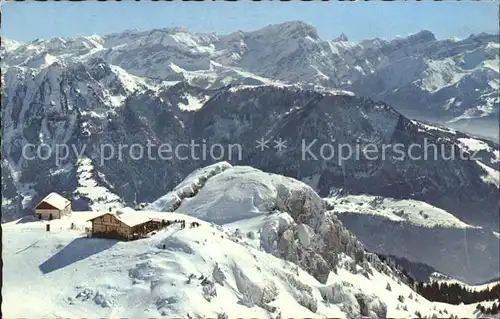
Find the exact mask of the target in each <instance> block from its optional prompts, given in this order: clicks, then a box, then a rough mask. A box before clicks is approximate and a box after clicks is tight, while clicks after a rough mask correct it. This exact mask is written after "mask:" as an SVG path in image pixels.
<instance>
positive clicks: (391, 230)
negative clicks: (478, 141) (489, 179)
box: [325, 162, 500, 283]
mask: <svg viewBox="0 0 500 319" xmlns="http://www.w3.org/2000/svg"><path fill="white" fill-rule="evenodd" d="M478 163H480V162H478ZM483 166H484V168H485V170H486V169H490V170H493V169H491V168H489V167H487V166H485V165H483ZM325 200H326V201H327V202H328V203H329V204H330V206H331V207H333V208H332V211H333V212H334V213H335V214H337V215H338V216H339V218H340V220H342V222H343V223H344V225H345V226H346V227H347V228H348V229H349V230H351V231H352V232H353V233H354V234H355V235H356V236H357V238H358V239H359V240H361V242H363V243H364V244H365V246H366V247H367V248H368V249H369V250H370V251H374V252H380V253H384V254H390V255H396V256H399V257H405V258H407V259H409V260H411V261H415V262H423V263H425V264H427V265H429V266H432V267H434V268H435V269H437V270H439V271H440V272H443V273H446V274H447V275H450V276H452V277H454V278H456V279H460V280H462V281H464V282H468V283H478V282H484V281H486V280H489V279H491V278H496V277H498V275H499V274H500V273H499V271H500V270H499V269H500V259H499V258H500V257H499V251H500V242H499V240H498V236H497V235H496V234H495V233H494V232H492V231H488V230H486V229H483V228H481V227H478V226H472V225H469V224H467V223H465V222H463V221H461V220H460V219H458V218H457V217H455V216H453V215H452V214H450V213H448V212H447V211H445V210H442V209H440V208H437V207H435V206H432V205H430V204H427V203H425V202H421V201H417V200H400V199H393V198H382V197H376V196H368V195H348V196H336V197H331V198H327V199H325Z"/></svg>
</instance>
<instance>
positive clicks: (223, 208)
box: [146, 162, 500, 282]
mask: <svg viewBox="0 0 500 319" xmlns="http://www.w3.org/2000/svg"><path fill="white" fill-rule="evenodd" d="M293 198H295V200H291V199H293ZM297 198H301V199H302V200H297ZM146 209H150V210H155V211H176V212H182V213H185V214H188V215H191V216H195V217H198V218H202V219H204V220H208V221H211V222H215V223H218V224H226V223H228V222H234V223H235V224H238V220H243V221H244V222H242V223H243V225H244V226H243V229H249V228H252V227H261V224H259V223H261V222H262V221H263V220H265V219H266V216H268V214H269V213H272V212H276V211H293V212H296V211H299V212H301V213H300V214H299V216H297V217H294V220H302V221H305V220H307V218H308V217H306V216H307V215H308V213H310V212H314V211H319V212H321V214H323V215H324V216H329V215H330V214H333V215H335V216H338V218H339V219H340V220H342V222H343V223H344V224H345V225H346V227H347V228H348V229H349V230H350V231H352V232H353V233H354V234H355V235H356V236H357V237H358V238H359V239H360V240H361V242H362V243H363V244H364V245H365V246H366V247H367V249H368V250H370V251H373V252H377V253H382V254H390V255H395V256H398V257H405V258H407V259H409V260H411V261H415V262H423V263H426V264H428V265H430V266H432V267H434V268H435V269H437V270H439V271H442V272H443V273H447V274H449V275H451V276H454V277H455V278H461V279H463V280H466V281H468V282H482V281H485V280H487V279H489V278H493V277H495V276H498V267H499V259H500V256H499V255H498V254H499V253H498V252H499V240H498V237H497V236H496V235H495V234H494V233H493V232H491V231H490V230H488V229H483V228H481V227H477V226H472V225H469V224H467V223H464V222H463V221H461V220H460V219H458V218H457V217H455V216H454V215H452V214H450V213H448V212H446V211H444V210H442V209H439V208H437V207H434V206H432V205H429V204H427V203H424V202H420V201H416V200H395V199H391V198H383V197H375V196H367V195H359V196H352V195H351V196H337V197H330V198H327V199H326V200H325V201H323V200H322V199H321V198H320V197H319V196H318V195H317V194H316V193H315V192H314V190H313V189H312V188H311V187H309V186H307V185H306V184H304V183H302V182H299V181H296V180H293V179H290V178H286V177H284V176H280V175H276V174H269V173H265V172H262V171H259V170H256V169H254V168H251V167H239V166H234V167H231V166H230V165H229V164H228V163H225V162H222V163H218V164H214V165H211V166H208V167H205V168H203V169H200V170H197V171H195V172H193V173H192V174H190V175H189V176H188V177H187V178H186V179H185V180H184V181H183V182H182V183H181V184H180V185H179V186H178V187H176V188H175V189H174V190H173V191H172V192H170V193H168V194H167V195H165V196H163V197H161V198H160V199H158V200H157V201H155V202H153V203H152V204H150V205H149V206H147V207H146ZM323 215H322V216H323ZM251 217H254V219H253V222H252V220H248V218H251ZM310 218H312V217H310ZM317 219H319V217H316V219H314V218H313V220H312V221H310V222H309V223H310V225H311V226H312V227H313V228H314V227H315V226H314V225H317V224H318V221H317ZM286 220H287V219H286V218H285V219H284V220H283V221H282V223H281V225H286V224H287V222H286ZM248 223H249V224H248ZM252 223H256V226H255V225H253V226H252ZM283 223H284V224H283ZM278 225H279V224H278ZM273 227H278V226H273ZM280 227H284V226H280ZM233 228H234V227H233ZM320 228H321V227H320ZM243 229H242V230H243ZM245 232H246V230H245ZM245 232H244V233H245ZM319 233H321V232H319ZM301 234H315V232H314V231H313V230H311V229H309V228H308V227H306V228H304V229H302V230H299V231H298V233H297V236H299V238H301V236H302V235H301ZM308 236H309V235H308ZM308 236H306V237H308ZM396 239H397V240H396ZM330 245H336V244H330ZM330 249H334V246H330ZM452 260H453V261H454V262H450V261H452Z"/></svg>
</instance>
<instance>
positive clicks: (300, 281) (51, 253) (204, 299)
mask: <svg viewBox="0 0 500 319" xmlns="http://www.w3.org/2000/svg"><path fill="white" fill-rule="evenodd" d="M141 213H145V214H148V213H147V212H142V211H137V214H141ZM96 214H98V213H97V212H74V213H73V216H72V217H70V218H67V219H64V220H53V221H51V222H50V224H51V231H50V232H47V231H45V224H46V223H47V222H45V221H32V222H24V223H22V222H20V221H15V222H10V223H6V224H3V225H2V229H3V263H4V264H3V279H4V282H3V287H2V296H3V303H2V313H3V314H4V317H5V318H20V317H24V318H41V317H45V318H55V317H69V318H83V317H86V318H96V317H102V318H159V317H160V316H167V317H169V318H173V317H176V318H188V316H190V317H191V318H201V317H203V316H205V317H206V318H224V314H226V315H227V316H228V317H229V318H236V317H238V318H242V317H243V318H274V317H276V315H277V314H278V313H281V316H282V317H283V318H289V317H294V318H299V317H301V318H304V317H308V318H322V317H323V318H324V317H329V318H344V317H351V318H356V317H358V315H359V304H358V302H357V301H356V297H355V294H359V293H362V294H363V295H364V296H366V300H368V301H369V302H371V303H375V304H374V305H371V307H372V308H373V309H383V308H384V307H383V306H382V305H379V304H377V303H381V304H385V305H386V307H387V313H386V316H388V317H397V318H411V317H415V311H419V312H420V313H421V314H422V315H431V314H433V313H435V314H436V315H437V316H439V314H441V316H446V317H448V316H449V315H448V314H456V315H458V316H460V317H468V318H470V317H474V316H475V305H461V306H452V305H446V304H440V303H431V302H429V301H427V300H425V299H424V298H422V297H420V296H418V295H416V294H415V292H413V291H412V290H411V289H410V288H409V287H408V286H405V285H403V284H398V280H397V278H394V277H389V276H387V275H384V274H381V273H379V272H377V271H376V270H374V269H373V276H370V279H368V278H367V277H365V276H363V275H361V274H352V273H351V272H350V271H348V270H346V269H344V268H343V267H340V268H339V270H338V274H333V273H331V275H330V277H329V279H328V282H327V283H326V284H320V283H319V282H318V281H317V280H315V279H314V278H313V277H312V276H311V275H309V274H307V273H306V272H304V271H303V270H301V269H299V268H298V267H297V266H295V265H294V264H292V263H290V262H286V261H284V260H281V259H278V258H276V257H275V256H273V255H271V254H268V253H265V252H264V251H262V250H261V249H259V248H258V247H255V245H253V244H252V242H253V241H252V239H251V238H247V236H246V235H245V236H239V235H237V232H235V231H233V230H234V227H239V228H241V229H244V230H245V231H250V230H252V231H255V232H259V231H262V226H263V225H264V224H266V222H269V221H270V220H272V219H276V218H279V217H278V215H279V214H277V215H268V216H259V217H256V218H253V219H249V220H242V221H240V222H239V224H238V223H233V224H231V225H230V226H228V227H221V226H216V225H214V224H210V223H207V222H203V221H200V220H197V219H195V218H193V217H190V216H187V215H182V214H175V213H163V214H164V215H165V216H168V217H169V218H171V219H185V220H186V222H189V221H191V220H197V221H199V222H200V223H201V226H200V227H198V228H192V229H191V228H188V227H186V228H185V229H183V230H181V229H179V228H178V226H177V225H173V226H170V227H168V228H167V229H165V230H161V231H159V232H157V233H156V234H155V235H153V236H151V237H150V238H147V239H143V240H137V241H131V242H120V241H115V240H111V239H99V238H86V237H85V235H84V232H83V231H82V227H83V226H84V224H85V220H87V219H89V218H92V217H94V216H95V215H96ZM156 214H159V213H156ZM160 214H161V213H160ZM18 222H19V223H18ZM71 223H75V224H77V229H75V230H71V229H69V228H70V227H69V226H70V224H71ZM256 236H257V238H258V234H256ZM163 245H165V246H166V249H163ZM348 260H349V258H343V260H342V261H343V262H348ZM359 268H361V267H359ZM388 286H390V290H388V289H387V287H388ZM400 295H401V296H403V297H402V299H404V302H400V301H398V297H399V296H400ZM372 296H373V297H372ZM27 300H29V306H28V305H27ZM304 305H306V307H304ZM310 309H312V310H314V312H313V311H311V310H310ZM380 313H382V314H384V312H383V310H379V314H380ZM372 317H373V318H375V317H376V314H375V313H372Z"/></svg>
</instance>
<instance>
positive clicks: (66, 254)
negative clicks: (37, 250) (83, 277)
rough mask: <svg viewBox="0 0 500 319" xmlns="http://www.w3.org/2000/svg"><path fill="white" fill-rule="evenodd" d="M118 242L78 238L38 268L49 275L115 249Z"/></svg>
mask: <svg viewBox="0 0 500 319" xmlns="http://www.w3.org/2000/svg"><path fill="white" fill-rule="evenodd" d="M117 242H118V241H117V240H114V239H99V238H83V237H80V238H76V239H75V240H73V241H72V242H71V243H69V244H68V245H67V246H66V247H64V248H63V249H61V250H60V251H59V252H57V253H56V254H55V255H54V256H52V257H50V258H49V259H47V260H46V261H45V262H43V263H42V264H41V265H40V266H38V268H39V269H40V271H41V272H42V273H43V274H48V273H50V272H53V271H54V270H58V269H61V268H64V267H66V266H68V265H71V264H73V263H75V262H77V261H80V260H83V259H86V258H88V257H90V256H92V255H95V254H98V253H100V252H103V251H105V250H107V249H109V248H111V247H113V246H114V245H115V244H116V243H117Z"/></svg>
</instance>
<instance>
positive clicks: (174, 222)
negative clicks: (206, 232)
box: [164, 219, 201, 229]
mask: <svg viewBox="0 0 500 319" xmlns="http://www.w3.org/2000/svg"><path fill="white" fill-rule="evenodd" d="M164 224H165V226H170V225H172V224H181V229H184V228H186V221H185V220H181V219H176V220H167V221H164ZM189 225H190V227H189V228H195V227H200V226H201V225H200V223H198V222H191V224H189Z"/></svg>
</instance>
